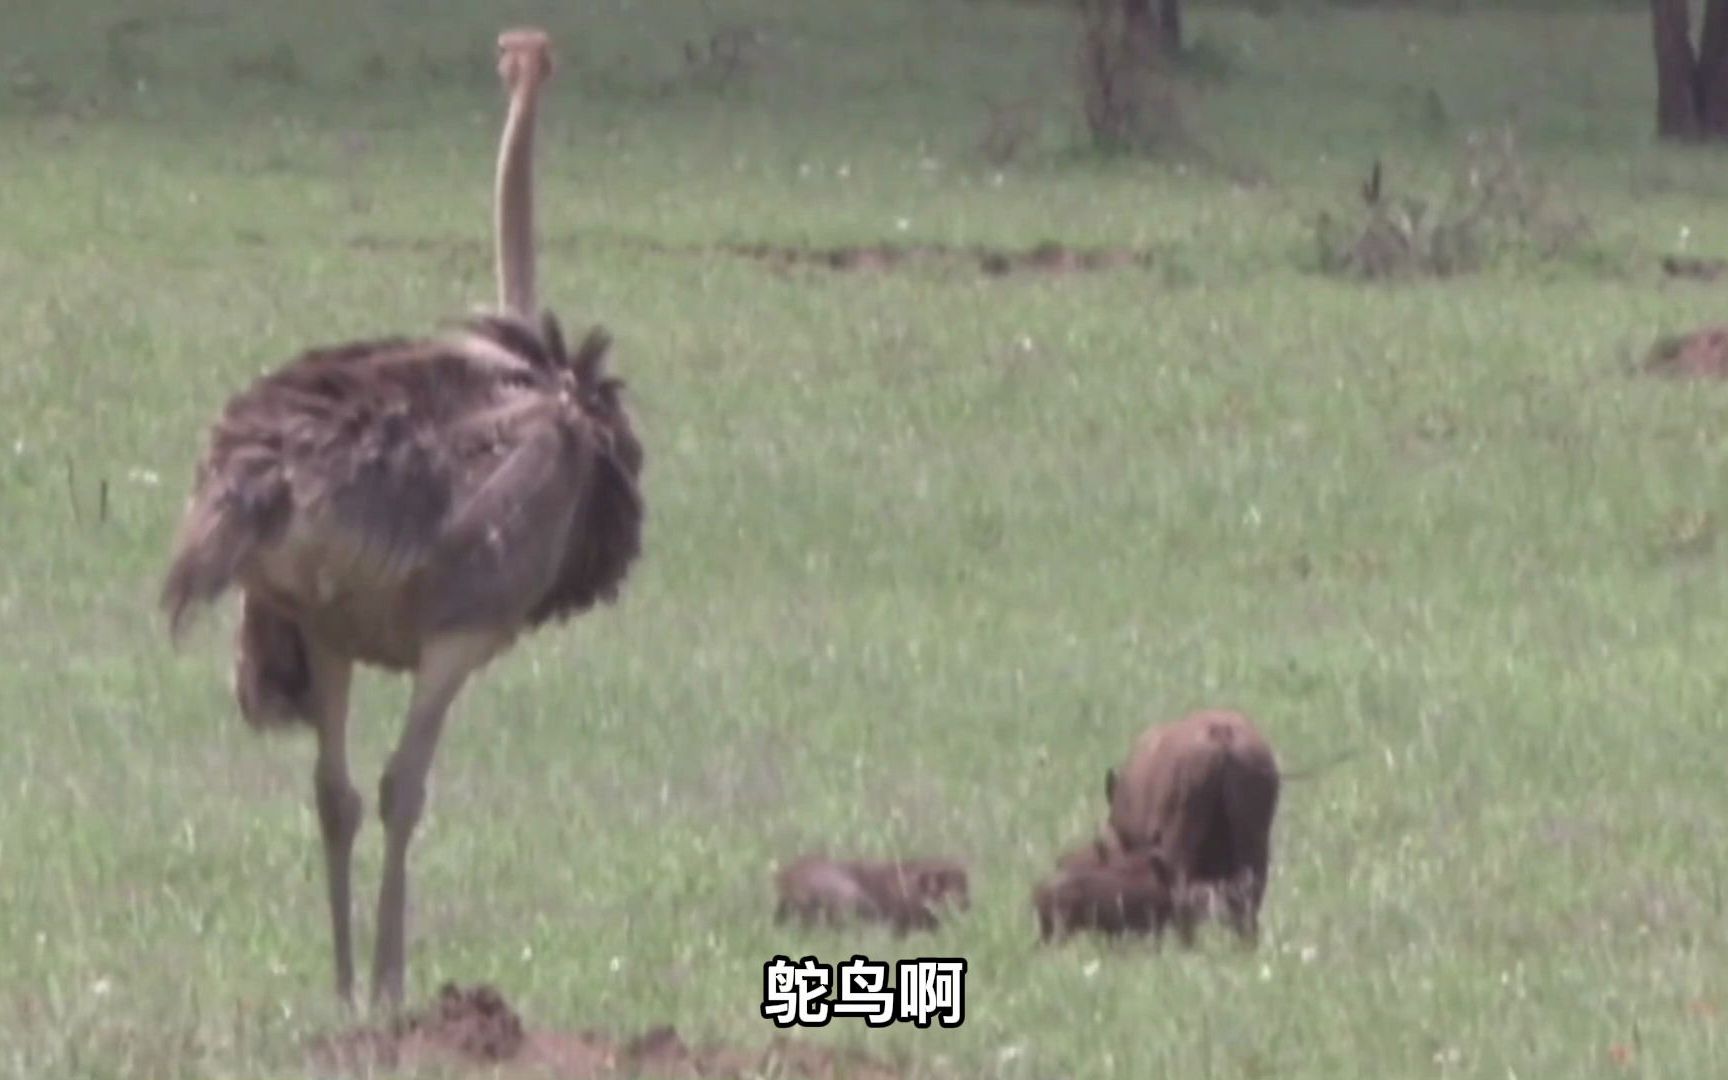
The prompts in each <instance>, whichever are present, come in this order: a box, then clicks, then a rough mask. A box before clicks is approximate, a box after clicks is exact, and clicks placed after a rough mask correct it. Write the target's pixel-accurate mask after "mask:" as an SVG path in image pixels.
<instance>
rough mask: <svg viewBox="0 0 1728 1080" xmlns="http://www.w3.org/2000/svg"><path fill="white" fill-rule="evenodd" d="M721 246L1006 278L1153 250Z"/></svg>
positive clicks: (1105, 265)
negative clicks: (948, 268)
mask: <svg viewBox="0 0 1728 1080" xmlns="http://www.w3.org/2000/svg"><path fill="white" fill-rule="evenodd" d="M721 250H722V251H726V252H728V253H730V254H733V255H739V256H743V257H745V258H749V259H756V260H758V261H760V262H764V263H767V264H769V265H770V266H772V267H774V268H775V269H780V270H785V269H791V268H793V267H798V266H810V267H816V268H819V269H827V270H841V271H883V270H894V269H898V268H900V267H903V266H907V265H912V264H923V265H934V266H963V267H964V266H970V267H975V268H977V269H979V270H982V271H983V272H984V273H986V274H990V275H993V276H997V277H1001V276H1004V275H1007V274H1012V273H1016V272H1020V271H1032V272H1035V273H1043V274H1074V273H1083V272H1087V271H1098V270H1115V269H1119V268H1122V267H1129V266H1137V267H1146V266H1150V265H1151V264H1152V253H1151V252H1149V251H1142V250H1137V249H1134V248H1076V247H1069V246H1068V245H1066V244H1059V243H1057V242H1055V241H1053V240H1047V241H1045V242H1044V243H1042V244H1038V245H1037V246H1035V247H1031V248H1025V249H1013V248H987V247H950V246H948V245H946V244H867V245H859V246H842V247H828V248H823V247H800V246H796V245H784V244H727V245H723V246H722V248H721Z"/></svg>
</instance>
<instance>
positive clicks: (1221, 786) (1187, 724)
mask: <svg viewBox="0 0 1728 1080" xmlns="http://www.w3.org/2000/svg"><path fill="white" fill-rule="evenodd" d="M1279 783H1280V781H1279V773H1278V763H1277V760H1276V759H1275V758H1274V757H1273V754H1272V747H1271V746H1270V745H1269V744H1268V743H1267V741H1266V738H1265V736H1264V735H1262V734H1261V733H1260V732H1259V730H1258V729H1257V728H1255V726H1254V724H1253V723H1252V722H1251V721H1250V720H1249V719H1248V718H1247V717H1246V716H1243V715H1242V714H1241V713H1237V712H1229V711H1225V710H1206V711H1202V712H1196V713H1192V714H1190V715H1188V716H1185V717H1183V718H1182V719H1180V720H1177V721H1175V722H1173V723H1169V724H1163V725H1159V726H1155V727H1152V728H1149V729H1147V730H1146V731H1145V732H1144V733H1143V734H1141V736H1140V737H1139V738H1138V739H1137V740H1136V741H1135V743H1134V746H1133V749H1132V750H1131V751H1130V753H1129V755H1128V760H1127V762H1126V763H1125V764H1124V765H1123V766H1122V768H1121V769H1120V770H1119V771H1118V770H1114V769H1113V770H1110V771H1109V772H1108V773H1107V774H1106V779H1105V793H1106V795H1107V796H1108V798H1109V801H1110V818H1109V823H1108V828H1107V829H1106V835H1107V836H1108V837H1109V838H1110V839H1111V842H1112V844H1113V846H1114V847H1115V848H1116V849H1117V850H1121V851H1127V852H1138V851H1150V852H1155V853H1158V854H1160V855H1162V856H1163V858H1164V859H1165V861H1166V862H1167V863H1168V864H1169V866H1170V868H1171V870H1172V871H1173V872H1174V874H1175V887H1176V891H1177V894H1178V895H1179V896H1182V897H1185V898H1189V899H1190V900H1191V901H1192V903H1190V902H1186V901H1185V902H1184V904H1183V905H1182V907H1183V910H1184V911H1188V910H1190V909H1194V908H1196V907H1198V906H1199V905H1200V902H1201V901H1202V900H1207V901H1208V902H1210V901H1211V900H1215V899H1216V900H1222V901H1223V902H1224V904H1225V906H1226V908H1227V915H1228V917H1229V921H1230V923H1231V925H1232V926H1233V928H1234V929H1235V930H1236V931H1237V932H1238V933H1239V934H1240V935H1241V936H1242V938H1243V940H1244V941H1246V942H1249V943H1252V942H1253V941H1255V940H1256V938H1257V937H1258V934H1259V912H1260V904H1261V901H1262V899H1263V898H1264V896H1265V892H1266V878H1267V871H1268V868H1269V866H1270V862H1271V854H1272V819H1273V816H1274V815H1275V814H1276V813H1277V810H1278V792H1279ZM1188 933H1189V929H1188V927H1187V926H1185V927H1184V936H1185V937H1186V936H1188Z"/></svg>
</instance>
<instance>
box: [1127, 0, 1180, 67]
mask: <svg viewBox="0 0 1728 1080" xmlns="http://www.w3.org/2000/svg"><path fill="white" fill-rule="evenodd" d="M1122 23H1123V26H1124V27H1126V28H1127V30H1128V32H1129V33H1130V34H1132V35H1134V36H1135V37H1136V38H1137V39H1139V40H1141V41H1145V42H1149V43H1156V45H1157V46H1158V48H1159V49H1161V50H1163V51H1164V53H1165V54H1166V55H1174V54H1176V53H1179V52H1181V51H1182V0H1158V6H1157V9H1156V10H1154V9H1153V6H1152V0H1122Z"/></svg>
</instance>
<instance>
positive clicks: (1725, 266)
mask: <svg viewBox="0 0 1728 1080" xmlns="http://www.w3.org/2000/svg"><path fill="white" fill-rule="evenodd" d="M1662 272H1663V273H1664V274H1667V275H1668V276H1669V277H1676V278H1691V279H1692V280H1694V281H1717V280H1720V279H1721V278H1722V277H1723V276H1724V275H1728V259H1706V258H1698V257H1696V256H1691V255H1664V256H1662Z"/></svg>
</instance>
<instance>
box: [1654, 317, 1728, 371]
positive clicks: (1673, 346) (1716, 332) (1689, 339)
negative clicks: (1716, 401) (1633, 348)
mask: <svg viewBox="0 0 1728 1080" xmlns="http://www.w3.org/2000/svg"><path fill="white" fill-rule="evenodd" d="M1644 371H1645V373H1646V374H1649V375H1661V376H1665V377H1667V378H1678V379H1724V378H1728V326H1706V327H1704V328H1702V329H1699V330H1694V331H1692V332H1691V333H1689V334H1677V335H1674V336H1671V337H1665V338H1662V339H1661V340H1659V341H1657V342H1656V344H1655V345H1653V346H1651V347H1650V352H1649V353H1648V354H1647V355H1646V356H1645V358H1644Z"/></svg>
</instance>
